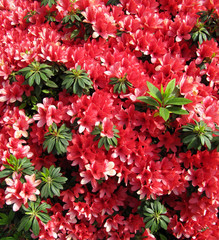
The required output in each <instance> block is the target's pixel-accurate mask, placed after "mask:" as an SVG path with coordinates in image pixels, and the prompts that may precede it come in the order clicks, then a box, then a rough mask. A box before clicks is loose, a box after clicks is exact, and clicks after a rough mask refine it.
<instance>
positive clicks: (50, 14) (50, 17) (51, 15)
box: [45, 11, 57, 22]
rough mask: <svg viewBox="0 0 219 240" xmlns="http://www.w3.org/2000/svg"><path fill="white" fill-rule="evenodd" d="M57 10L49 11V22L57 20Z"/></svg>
mask: <svg viewBox="0 0 219 240" xmlns="http://www.w3.org/2000/svg"><path fill="white" fill-rule="evenodd" d="M56 14H57V13H56V11H52V12H48V13H47V15H46V16H45V18H46V20H47V21H48V22H55V21H56Z"/></svg>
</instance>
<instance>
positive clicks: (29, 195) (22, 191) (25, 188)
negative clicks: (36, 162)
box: [5, 172, 41, 211]
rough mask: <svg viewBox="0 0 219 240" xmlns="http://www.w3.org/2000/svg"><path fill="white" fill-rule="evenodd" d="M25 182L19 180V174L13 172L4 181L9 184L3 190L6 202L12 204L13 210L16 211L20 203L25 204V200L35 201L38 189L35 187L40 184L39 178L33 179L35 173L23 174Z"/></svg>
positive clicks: (38, 192)
mask: <svg viewBox="0 0 219 240" xmlns="http://www.w3.org/2000/svg"><path fill="white" fill-rule="evenodd" d="M25 179H26V182H25V183H22V182H21V181H20V174H19V175H18V174H17V172H14V173H13V175H12V179H11V178H6V179H5V182H6V184H7V185H8V186H9V187H7V188H6V190H5V195H6V196H5V199H6V204H7V205H11V204H13V211H18V210H19V209H20V207H21V205H22V204H24V205H27V201H28V200H30V201H36V195H35V194H38V195H39V194H40V191H39V190H38V189H36V187H37V186H38V185H39V184H40V182H41V181H40V180H37V181H35V174H32V175H31V176H28V175H26V176H25Z"/></svg>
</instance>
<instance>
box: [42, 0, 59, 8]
mask: <svg viewBox="0 0 219 240" xmlns="http://www.w3.org/2000/svg"><path fill="white" fill-rule="evenodd" d="M47 4H48V6H49V7H50V8H51V7H52V5H54V4H56V0H41V6H43V5H44V6H46V5H47Z"/></svg>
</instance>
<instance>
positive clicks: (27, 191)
mask: <svg viewBox="0 0 219 240" xmlns="http://www.w3.org/2000/svg"><path fill="white" fill-rule="evenodd" d="M24 178H25V180H26V182H25V183H24V184H23V188H22V190H21V192H20V196H21V197H22V198H23V199H24V204H26V203H27V200H30V201H36V200H37V198H36V195H35V194H37V195H39V194H40V191H39V190H38V189H37V188H36V187H37V186H38V185H39V184H40V183H41V181H40V180H36V181H35V178H36V176H35V174H32V175H31V176H28V175H26V176H25V177H24Z"/></svg>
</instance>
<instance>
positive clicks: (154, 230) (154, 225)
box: [150, 221, 158, 233]
mask: <svg viewBox="0 0 219 240" xmlns="http://www.w3.org/2000/svg"><path fill="white" fill-rule="evenodd" d="M150 229H151V232H152V233H154V232H156V231H157V230H158V225H157V223H156V221H153V223H152V226H151V228H150Z"/></svg>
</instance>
